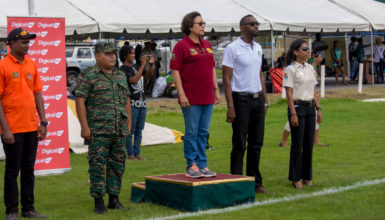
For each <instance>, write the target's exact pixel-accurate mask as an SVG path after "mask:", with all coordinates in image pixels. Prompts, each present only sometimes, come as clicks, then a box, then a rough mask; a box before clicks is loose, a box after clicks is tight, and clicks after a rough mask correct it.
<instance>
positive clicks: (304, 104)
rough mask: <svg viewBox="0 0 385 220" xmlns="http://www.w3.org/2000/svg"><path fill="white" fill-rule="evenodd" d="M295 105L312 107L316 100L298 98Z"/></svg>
mask: <svg viewBox="0 0 385 220" xmlns="http://www.w3.org/2000/svg"><path fill="white" fill-rule="evenodd" d="M294 105H301V106H305V107H312V106H314V100H310V101H303V100H296V101H294Z"/></svg>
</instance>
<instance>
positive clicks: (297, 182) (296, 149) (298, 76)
mask: <svg viewBox="0 0 385 220" xmlns="http://www.w3.org/2000/svg"><path fill="white" fill-rule="evenodd" d="M308 58H309V48H308V46H307V44H306V41H304V40H302V39H297V40H295V41H294V42H293V43H292V44H291V45H290V49H289V52H288V53H287V56H286V65H287V67H286V68H285V69H284V77H283V86H284V87H285V89H286V97H287V102H288V105H289V108H288V118H289V121H290V129H291V137H292V141H291V150H290V165H289V180H290V181H291V182H292V183H293V186H294V187H295V188H302V187H303V186H302V182H301V180H303V182H304V184H305V185H308V186H312V185H313V183H312V178H313V176H312V157H313V141H314V131H315V124H316V120H317V122H318V123H320V122H321V118H322V115H321V107H320V106H319V102H318V100H319V99H318V94H317V90H316V84H317V81H316V77H315V76H316V74H315V71H314V68H313V67H312V66H311V64H308V63H307V62H306V61H307V59H308ZM316 110H317V119H316V117H315V113H316Z"/></svg>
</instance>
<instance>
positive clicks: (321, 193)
mask: <svg viewBox="0 0 385 220" xmlns="http://www.w3.org/2000/svg"><path fill="white" fill-rule="evenodd" d="M381 183H385V178H382V179H375V180H367V181H363V182H357V183H355V184H352V185H348V186H340V187H337V188H334V187H332V188H328V189H324V190H321V191H318V192H313V193H308V194H298V195H292V196H285V197H282V198H276V199H268V200H263V201H256V202H253V203H247V204H243V205H238V206H232V207H228V208H223V209H210V210H206V211H198V212H181V213H179V214H177V215H171V216H164V217H155V218H151V220H155V219H156V220H166V219H178V218H185V217H197V216H201V215H212V214H220V213H226V212H232V211H238V210H242V209H247V208H252V207H257V206H263V205H270V204H275V203H280V202H289V201H293V200H299V199H306V198H311V197H316V196H324V195H329V194H334V193H340V192H344V191H348V190H352V189H356V188H359V187H363V186H370V185H378V184H381Z"/></svg>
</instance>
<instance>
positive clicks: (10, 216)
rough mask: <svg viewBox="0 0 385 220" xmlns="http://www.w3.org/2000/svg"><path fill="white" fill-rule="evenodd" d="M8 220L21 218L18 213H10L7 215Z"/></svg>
mask: <svg viewBox="0 0 385 220" xmlns="http://www.w3.org/2000/svg"><path fill="white" fill-rule="evenodd" d="M5 219H6V220H19V218H18V217H17V213H9V214H7V215H6V217H5Z"/></svg>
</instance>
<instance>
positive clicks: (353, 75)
mask: <svg viewBox="0 0 385 220" xmlns="http://www.w3.org/2000/svg"><path fill="white" fill-rule="evenodd" d="M357 71H358V61H357V59H356V58H354V59H352V60H351V61H350V79H351V80H353V79H355V78H357Z"/></svg>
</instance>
